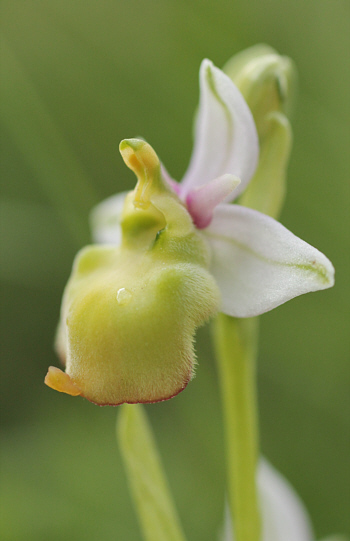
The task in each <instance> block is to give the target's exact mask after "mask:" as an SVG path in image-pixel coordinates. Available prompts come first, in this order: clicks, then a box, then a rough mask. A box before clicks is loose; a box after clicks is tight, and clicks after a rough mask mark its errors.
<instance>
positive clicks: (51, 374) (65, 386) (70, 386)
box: [45, 366, 82, 396]
mask: <svg viewBox="0 0 350 541" xmlns="http://www.w3.org/2000/svg"><path fill="white" fill-rule="evenodd" d="M45 383H46V385H47V386H48V387H51V389H54V390H55V391H59V392H60V393H66V394H70V395H71V396H79V395H80V394H81V393H82V390H81V389H79V387H78V385H76V384H75V383H74V381H73V380H71V378H70V377H69V376H68V374H66V373H65V372H62V370H60V369H59V368H56V367H55V366H50V367H49V370H48V372H47V374H46V376H45Z"/></svg>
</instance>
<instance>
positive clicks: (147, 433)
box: [117, 404, 185, 541]
mask: <svg viewBox="0 0 350 541" xmlns="http://www.w3.org/2000/svg"><path fill="white" fill-rule="evenodd" d="M117 438H118V442H119V446H120V450H121V453H122V457H123V460H124V465H125V469H126V474H127V477H128V482H129V485H130V490H131V493H132V496H133V501H134V504H135V507H136V511H137V515H138V518H139V521H140V526H141V530H142V533H143V537H144V539H145V541H185V536H184V533H183V531H182V528H181V525H180V522H179V518H178V516H177V512H176V509H175V506H174V503H173V500H172V497H171V493H170V490H169V487H168V483H167V480H166V477H165V474H164V472H163V468H162V463H161V459H160V456H159V453H158V451H157V447H156V444H155V441H154V437H153V433H152V429H151V427H150V424H149V421H148V419H147V416H146V412H145V411H144V408H143V407H142V405H140V404H137V405H136V404H134V405H124V406H123V407H122V408H121V411H120V412H119V416H118V423H117Z"/></svg>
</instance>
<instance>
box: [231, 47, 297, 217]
mask: <svg viewBox="0 0 350 541" xmlns="http://www.w3.org/2000/svg"><path fill="white" fill-rule="evenodd" d="M224 71H225V72H226V73H227V74H228V75H229V77H230V78H231V79H232V81H233V82H234V83H235V84H236V86H237V87H238V88H239V90H240V91H241V93H242V94H243V96H244V98H245V100H246V102H247V104H248V105H249V107H250V110H251V112H252V114H253V117H254V121H255V124H256V127H257V131H258V136H259V143H260V160H259V165H258V168H257V170H256V172H255V175H254V177H253V178H252V180H251V182H250V184H249V186H248V187H247V189H246V191H245V192H244V194H243V195H242V196H241V197H240V199H239V203H240V204H241V205H244V206H247V207H250V208H254V209H256V210H259V211H260V212H263V213H264V214H268V215H270V216H273V217H274V218H277V217H278V215H279V213H280V210H281V207H282V204H283V201H284V196H285V176H286V168H287V164H288V159H289V155H290V150H291V141H292V132H291V127H290V124H289V121H288V118H287V117H288V115H289V114H290V111H291V108H292V102H293V98H294V94H295V86H296V73H295V68H294V64H293V63H292V61H291V60H290V59H289V58H287V57H283V56H280V55H278V54H277V53H276V51H274V49H272V48H271V47H268V46H267V45H256V46H254V47H251V48H250V49H247V50H245V51H243V52H241V53H239V54H238V55H235V56H234V57H233V58H231V60H229V61H228V63H227V64H226V66H225V67H224Z"/></svg>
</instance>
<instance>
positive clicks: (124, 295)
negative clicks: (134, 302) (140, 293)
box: [117, 287, 132, 305]
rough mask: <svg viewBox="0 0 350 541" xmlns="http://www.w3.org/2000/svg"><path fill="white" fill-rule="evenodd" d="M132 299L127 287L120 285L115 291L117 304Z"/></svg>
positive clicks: (126, 302) (125, 302) (127, 302)
mask: <svg viewBox="0 0 350 541" xmlns="http://www.w3.org/2000/svg"><path fill="white" fill-rule="evenodd" d="M131 299H132V293H131V291H129V290H128V289H125V287H122V288H120V289H119V290H118V293H117V301H118V304H121V305H123V304H129V302H130V301H131Z"/></svg>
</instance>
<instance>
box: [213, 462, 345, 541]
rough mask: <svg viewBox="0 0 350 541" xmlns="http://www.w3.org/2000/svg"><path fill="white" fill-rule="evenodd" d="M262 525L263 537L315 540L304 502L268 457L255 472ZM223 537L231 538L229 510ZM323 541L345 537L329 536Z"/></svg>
mask: <svg viewBox="0 0 350 541" xmlns="http://www.w3.org/2000/svg"><path fill="white" fill-rule="evenodd" d="M257 484H258V490H259V496H260V508H261V517H262V525H263V535H262V541H315V536H314V533H313V529H312V525H311V520H310V518H309V516H308V514H307V511H306V509H305V506H304V504H303V502H302V501H301V499H300V498H299V496H298V495H297V493H296V492H295V490H294V489H293V487H292V486H291V485H290V483H289V482H288V481H287V480H286V479H285V478H284V477H283V475H281V474H280V473H279V472H278V471H277V470H276V469H275V468H274V467H273V466H272V465H271V464H270V463H269V462H268V461H267V460H265V459H261V460H260V463H259V469H258V474H257ZM222 541H234V535H233V532H232V524H231V521H230V516H229V513H227V514H226V517H225V528H224V533H223V537H222ZM323 541H346V539H345V538H344V537H343V536H332V537H329V538H327V539H324V540H323Z"/></svg>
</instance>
